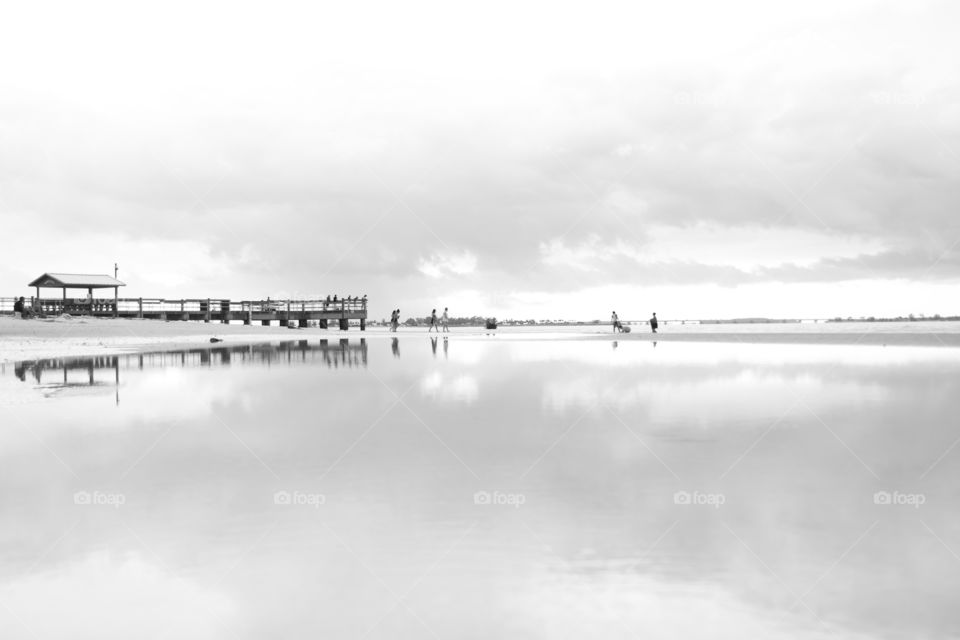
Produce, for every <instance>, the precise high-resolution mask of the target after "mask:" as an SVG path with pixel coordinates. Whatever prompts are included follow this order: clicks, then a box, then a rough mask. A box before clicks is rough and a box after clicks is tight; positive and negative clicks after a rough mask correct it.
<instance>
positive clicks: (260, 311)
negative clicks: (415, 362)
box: [0, 296, 367, 328]
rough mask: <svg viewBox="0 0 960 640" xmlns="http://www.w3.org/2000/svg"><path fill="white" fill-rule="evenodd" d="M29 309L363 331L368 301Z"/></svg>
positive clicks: (57, 303)
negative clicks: (350, 326) (357, 326)
mask: <svg viewBox="0 0 960 640" xmlns="http://www.w3.org/2000/svg"><path fill="white" fill-rule="evenodd" d="M25 302H26V305H27V306H28V307H29V308H32V309H34V310H35V311H37V312H39V313H41V314H43V315H50V316H57V315H61V314H70V315H79V316H101V317H122V318H151V319H162V320H204V321H207V322H211V321H215V322H231V321H242V322H245V323H247V324H250V323H252V322H254V321H258V322H263V323H269V322H272V321H280V322H294V321H296V322H298V323H300V325H301V326H306V325H305V323H306V322H307V321H310V320H316V321H319V322H320V323H321V326H325V325H326V323H327V321H328V320H335V321H340V326H341V328H345V323H346V322H347V321H349V320H360V322H361V328H365V324H366V319H367V299H366V297H363V298H360V297H352V296H348V297H346V298H340V297H337V299H334V298H333V297H332V296H331V297H330V298H329V299H309V300H307V299H303V300H296V299H288V300H271V299H269V298H268V299H266V300H230V299H226V298H181V299H169V298H117V299H114V298H112V297H110V298H90V299H88V298H86V297H84V298H30V299H29V300H26V301H25ZM13 303H14V299H13V298H0V311H4V312H10V311H12V310H13Z"/></svg>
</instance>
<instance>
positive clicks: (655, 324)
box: [650, 313, 660, 333]
mask: <svg viewBox="0 0 960 640" xmlns="http://www.w3.org/2000/svg"><path fill="white" fill-rule="evenodd" d="M658 326H660V323H659V322H657V314H656V313H654V314H653V317H652V318H650V330H651V331H653V332H654V333H656V332H657V327H658Z"/></svg>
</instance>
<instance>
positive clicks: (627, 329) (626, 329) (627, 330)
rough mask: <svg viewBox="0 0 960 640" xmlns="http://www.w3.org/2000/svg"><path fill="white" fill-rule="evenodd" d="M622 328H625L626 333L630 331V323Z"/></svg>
mask: <svg viewBox="0 0 960 640" xmlns="http://www.w3.org/2000/svg"><path fill="white" fill-rule="evenodd" d="M621 328H622V329H623V332H624V333H630V325H623V327H621Z"/></svg>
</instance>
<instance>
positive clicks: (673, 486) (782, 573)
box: [0, 337, 960, 640]
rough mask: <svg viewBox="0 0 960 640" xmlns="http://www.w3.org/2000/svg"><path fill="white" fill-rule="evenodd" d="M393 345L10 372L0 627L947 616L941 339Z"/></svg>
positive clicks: (683, 628) (360, 632)
mask: <svg viewBox="0 0 960 640" xmlns="http://www.w3.org/2000/svg"><path fill="white" fill-rule="evenodd" d="M384 339H386V338H384ZM405 339H406V338H405ZM411 339H412V340H415V341H416V342H415V343H413V345H412V348H409V349H407V350H406V351H405V354H404V358H403V359H402V360H401V359H399V346H400V345H399V339H397V338H391V345H390V349H391V351H392V353H393V356H394V357H388V356H387V355H386V344H383V345H381V346H380V347H377V348H375V349H374V354H375V355H376V354H378V353H379V354H380V357H374V358H371V359H370V361H369V362H367V359H366V342H362V343H360V344H356V343H350V344H349V345H346V346H349V347H350V349H348V350H347V355H344V353H343V351H344V346H345V345H343V344H341V343H338V342H336V341H334V342H332V343H330V344H328V345H326V350H327V352H328V353H327V354H326V356H325V355H324V352H323V348H322V347H321V345H320V344H317V343H310V344H303V343H299V342H294V343H287V344H285V345H282V346H279V345H273V346H269V347H255V348H252V349H248V348H246V347H244V348H242V349H233V350H231V351H229V354H228V356H227V359H226V360H225V359H224V355H223V352H222V349H232V348H227V347H216V348H213V349H204V350H187V351H183V352H177V353H175V354H146V355H144V356H143V357H142V358H141V357H139V356H135V355H130V356H117V357H115V359H114V357H111V358H104V359H100V360H97V361H96V362H92V360H93V359H88V360H87V361H84V362H83V364H82V365H80V364H78V362H77V361H70V362H69V363H67V362H66V361H50V362H49V363H48V364H46V365H44V364H38V363H33V364H29V366H28V365H25V364H24V365H18V369H17V371H18V372H19V373H16V376H9V375H8V376H3V378H4V384H7V386H8V387H9V386H11V385H12V386H13V387H14V388H15V389H17V390H20V391H21V392H22V391H23V389H24V387H25V385H23V384H22V383H21V382H20V381H19V380H18V378H19V379H21V380H23V379H26V380H33V381H35V382H37V383H38V384H41V383H42V385H47V384H51V385H52V384H62V380H63V375H64V373H66V375H67V377H68V380H69V381H70V382H71V383H72V384H81V385H82V384H84V383H89V381H90V380H91V371H92V374H93V378H92V379H93V380H94V382H95V383H98V384H99V383H103V384H105V385H109V384H111V380H112V381H113V384H117V385H119V386H120V388H121V389H122V391H123V394H124V402H123V403H122V404H121V406H119V407H112V406H111V407H109V410H108V411H105V410H101V405H102V404H103V402H102V399H100V398H97V397H95V396H92V397H87V396H58V397H56V398H53V399H50V400H47V399H43V400H41V401H38V402H34V403H32V404H26V405H21V406H17V407H16V411H15V412H14V411H13V410H8V408H7V407H0V413H2V414H3V415H4V416H5V420H4V427H5V428H4V429H0V464H2V465H3V468H4V474H2V476H0V501H2V502H0V503H2V504H4V505H5V506H6V508H5V509H4V510H2V511H0V532H3V533H2V534H0V535H2V536H3V545H2V549H3V553H2V555H0V602H2V603H3V604H4V605H5V606H4V607H0V628H2V629H3V631H4V633H3V637H4V638H15V639H19V638H29V637H33V636H34V635H35V636H36V637H40V638H44V637H96V638H108V639H109V638H126V637H130V630H131V629H135V630H136V631H137V632H136V633H134V635H136V636H138V637H139V636H147V637H151V636H154V637H200V638H241V639H242V640H247V639H251V640H252V639H254V638H262V637H305V636H316V637H320V636H327V637H337V638H362V637H365V638H421V637H424V636H432V635H436V636H438V637H463V636H468V637H478V638H479V637H483V638H486V637H534V638H566V637H569V638H586V637H603V638H635V637H654V638H657V637H662V638H675V637H683V638H698V637H704V638H705V637H711V638H713V637H729V638H742V637H763V638H820V637H837V636H839V637H844V638H900V637H902V638H913V637H948V636H950V635H951V634H954V635H955V630H956V629H957V628H958V627H960V613H958V612H957V610H956V607H955V605H954V603H953V600H954V599H955V594H956V593H958V592H960V573H958V571H957V570H956V569H957V565H956V564H954V563H955V562H957V560H956V556H955V554H954V551H958V550H960V514H958V512H957V510H956V508H955V505H956V504H957V502H958V500H960V456H958V455H957V449H956V447H954V446H953V445H954V444H955V443H956V433H955V427H954V423H955V416H956V413H957V411H958V409H960V399H958V396H957V394H956V389H955V387H956V384H955V382H954V381H955V380H956V379H957V376H958V375H960V357H958V356H957V355H956V354H954V353H951V352H949V351H943V350H926V351H924V350H920V351H900V350H893V349H882V348H879V347H877V348H874V347H862V348H858V349H855V348H851V349H843V348H837V347H828V348H824V349H819V350H818V349H816V348H811V347H809V346H806V347H802V348H800V349H788V348H783V349H780V348H773V347H771V346H769V345H761V346H759V347H757V348H756V349H754V348H753V346H751V345H699V344H698V345H694V346H692V347H690V348H685V347H684V346H682V345H680V344H678V343H670V342H665V343H664V346H663V347H657V349H656V350H653V349H651V348H650V347H648V346H647V345H646V344H645V343H642V342H630V341H620V342H619V345H618V347H617V348H616V349H611V348H610V346H608V345H607V344H604V342H605V341H596V342H578V341H574V342H562V341H554V342H544V343H537V344H535V343H525V342H518V341H515V342H509V343H504V342H492V341H486V340H484V339H478V340H473V341H462V340H457V339H456V338H453V339H451V340H450V342H453V341H454V340H456V341H457V344H455V345H454V346H453V347H452V348H449V356H448V357H447V353H448V352H447V349H448V342H447V341H444V355H445V357H444V358H436V357H435V353H434V347H433V344H434V343H432V344H431V351H430V352H429V353H428V351H427V349H426V348H424V347H425V345H423V343H422V342H420V340H422V337H416V338H411ZM244 349H246V350H244ZM378 349H379V350H378ZM351 352H352V353H353V356H351V355H350V353H351ZM57 362H61V363H62V366H60V367H59V368H58V366H57V365H56V363H57ZM334 362H337V363H339V364H333V363H334ZM350 362H354V364H353V365H352V366H351V365H350V364H348V363H350ZM276 365H282V366H276ZM334 367H339V370H338V371H337V372H336V374H335V375H331V374H330V370H331V369H333V368H334ZM111 376H113V377H111ZM5 388H6V387H5ZM8 415H9V416H10V420H12V422H8V420H7V419H6V418H7V416H8ZM917 495H922V496H923V497H924V501H923V504H922V505H917V504H915V503H916V501H914V503H913V504H911V503H910V502H909V500H907V499H906V498H904V497H905V496H906V497H909V496H917ZM78 496H79V497H78ZM877 496H879V498H878V497H877ZM885 496H888V497H889V499H886V498H885ZM120 497H122V500H120ZM721 497H722V500H720V499H718V498H721ZM51 602H56V603H57V611H58V615H57V616H50V615H49V611H50V606H51ZM104 620H107V621H110V624H105V623H104ZM31 634H32V635H31Z"/></svg>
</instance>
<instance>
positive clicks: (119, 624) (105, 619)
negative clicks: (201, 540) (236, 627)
mask: <svg viewBox="0 0 960 640" xmlns="http://www.w3.org/2000/svg"><path fill="white" fill-rule="evenodd" d="M0 593H2V594H3V597H2V599H3V601H4V603H5V604H6V605H7V607H6V608H0V628H3V629H4V638H10V639H12V638H39V637H42V638H78V639H86V638H90V639H94V638H95V639H97V640H111V639H113V638H116V639H117V640H126V639H127V638H130V637H135V636H136V635H138V633H137V632H134V631H132V630H139V631H140V635H141V636H152V635H153V634H159V635H162V636H163V637H170V638H214V637H219V635H220V634H221V633H222V632H223V626H224V622H225V621H226V620H229V619H231V618H232V617H233V616H235V615H236V608H235V607H234V605H233V603H232V602H231V601H230V600H229V599H227V598H226V597H225V596H224V595H223V594H222V593H220V592H214V591H210V590H207V589H205V588H204V587H201V586H200V585H198V584H196V583H193V582H191V581H190V579H189V577H185V576H173V575H168V574H167V573H166V572H165V571H163V570H161V569H160V568H158V567H157V566H155V565H152V564H149V563H147V562H145V561H144V560H143V559H142V558H141V557H140V556H139V555H136V554H130V555H127V556H124V557H122V558H120V557H116V556H113V555H111V554H109V553H107V552H97V553H94V554H91V555H89V556H87V557H85V558H83V559H82V560H79V561H78V562H75V563H74V564H71V565H69V566H66V567H62V568H60V569H59V570H58V571H57V572H56V573H43V574H34V575H30V576H26V577H24V578H21V579H19V580H16V581H14V582H12V583H9V584H7V585H6V586H5V587H4V588H3V590H2V591H0ZM51 603H54V604H55V608H56V615H50V611H51V607H52V604H51ZM10 611H15V612H16V618H14V617H12V616H11V615H10V613H9V612H10ZM18 633H19V634H20V635H18Z"/></svg>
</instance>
